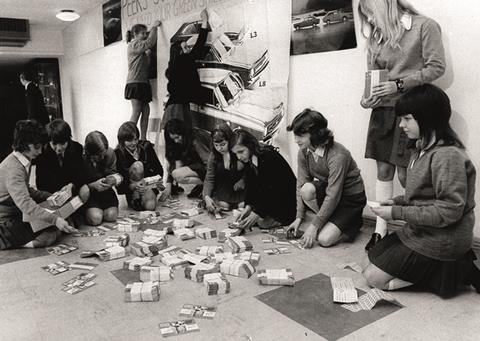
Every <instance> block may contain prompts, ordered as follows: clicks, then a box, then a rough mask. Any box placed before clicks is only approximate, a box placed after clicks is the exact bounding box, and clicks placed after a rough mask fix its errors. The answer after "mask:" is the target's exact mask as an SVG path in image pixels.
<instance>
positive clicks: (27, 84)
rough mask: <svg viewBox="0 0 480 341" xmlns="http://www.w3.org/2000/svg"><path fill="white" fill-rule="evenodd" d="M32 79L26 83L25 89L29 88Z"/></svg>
mask: <svg viewBox="0 0 480 341" xmlns="http://www.w3.org/2000/svg"><path fill="white" fill-rule="evenodd" d="M31 82H32V81H28V82H27V83H25V90H27V87H28V85H29V84H30V83H31Z"/></svg>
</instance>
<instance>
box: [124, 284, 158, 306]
mask: <svg viewBox="0 0 480 341" xmlns="http://www.w3.org/2000/svg"><path fill="white" fill-rule="evenodd" d="M159 300H160V284H159V283H158V282H135V283H129V284H127V286H126V287H125V302H157V301H159Z"/></svg>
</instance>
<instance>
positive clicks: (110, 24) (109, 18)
mask: <svg viewBox="0 0 480 341" xmlns="http://www.w3.org/2000/svg"><path fill="white" fill-rule="evenodd" d="M102 9H103V46H108V45H110V44H112V43H115V42H117V41H120V40H122V22H121V1H120V0H110V1H108V2H106V3H104V4H103V7H102Z"/></svg>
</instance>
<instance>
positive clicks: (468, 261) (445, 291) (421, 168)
mask: <svg viewBox="0 0 480 341" xmlns="http://www.w3.org/2000/svg"><path fill="white" fill-rule="evenodd" d="M395 112H396V114H397V115H398V116H400V118H401V121H400V127H401V128H402V129H403V131H404V132H405V133H406V134H407V135H408V137H409V138H411V139H415V140H417V144H416V145H417V150H416V152H414V153H413V154H412V156H411V158H410V163H409V165H408V168H407V183H406V187H405V195H402V196H398V197H395V198H393V199H392V200H388V201H386V202H383V203H382V205H381V206H379V207H373V208H372V211H373V212H374V213H375V214H376V215H377V216H379V217H381V218H383V219H385V220H391V219H395V220H404V221H405V222H406V225H405V226H404V227H403V228H402V229H400V230H399V231H397V232H395V233H392V234H390V235H388V236H387V237H385V238H384V239H382V240H380V242H379V243H378V244H377V245H375V247H374V248H372V249H371V250H370V251H369V253H368V259H369V263H368V265H367V267H366V268H365V270H364V272H363V274H364V276H365V278H366V279H367V281H368V283H369V285H371V286H372V287H377V288H380V289H389V290H394V289H398V288H401V287H406V286H409V285H412V284H414V285H416V286H417V287H419V288H421V289H424V290H429V291H432V292H434V293H436V294H438V295H441V296H452V295H453V294H454V293H455V292H456V291H457V289H458V288H459V287H460V286H461V285H462V284H472V285H473V286H474V287H475V288H476V289H477V291H479V292H480V271H479V270H478V269H477V268H476V267H475V265H474V263H473V260H474V259H475V255H474V253H473V251H472V240H473V227H474V223H475V216H474V211H473V208H474V206H475V201H474V196H475V167H474V166H473V164H472V162H471V160H470V158H469V157H468V155H467V154H466V152H465V147H464V146H463V144H462V142H461V141H460V140H459V139H458V137H457V134H456V133H455V132H454V131H453V130H452V128H451V127H450V124H449V120H450V116H451V107H450V100H449V98H448V96H447V95H446V94H445V93H444V92H443V91H442V90H441V89H439V88H437V87H436V86H434V85H430V84H425V85H421V86H418V87H416V88H413V89H412V90H410V91H409V92H408V93H406V94H405V95H404V96H403V97H401V98H400V100H399V101H398V102H397V104H396V105H395Z"/></svg>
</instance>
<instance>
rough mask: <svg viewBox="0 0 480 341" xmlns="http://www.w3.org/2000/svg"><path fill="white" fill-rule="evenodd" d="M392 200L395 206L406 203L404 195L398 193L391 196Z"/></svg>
mask: <svg viewBox="0 0 480 341" xmlns="http://www.w3.org/2000/svg"><path fill="white" fill-rule="evenodd" d="M392 200H393V204H394V205H395V206H405V205H407V202H406V200H405V196H404V195H398V196H396V197H394V198H392Z"/></svg>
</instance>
